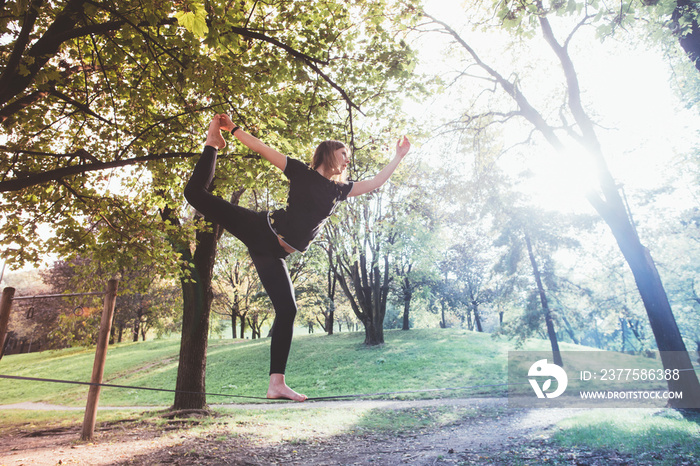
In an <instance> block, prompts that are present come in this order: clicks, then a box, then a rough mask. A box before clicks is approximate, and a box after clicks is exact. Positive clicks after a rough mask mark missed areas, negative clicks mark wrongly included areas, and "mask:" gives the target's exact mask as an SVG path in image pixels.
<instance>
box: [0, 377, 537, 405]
mask: <svg viewBox="0 0 700 466" xmlns="http://www.w3.org/2000/svg"><path fill="white" fill-rule="evenodd" d="M0 378H2V379H12V380H28V381H31V382H50V383H63V384H73V385H89V386H96V387H97V386H99V387H106V388H124V389H129V390H149V391H154V392H169V393H189V394H196V395H206V396H220V397H228V398H245V399H252V400H265V401H289V400H285V399H270V398H265V397H261V396H250V395H234V394H230V393H208V392H192V391H186V390H172V389H167V388H151V387H137V386H134V385H118V384H112V383H93V382H81V381H77V380H62V379H45V378H40V377H24V376H20V375H2V374H0ZM523 384H525V385H527V383H526V382H523V383H518V384H508V383H499V384H486V385H469V386H465V387H448V388H425V389H416V390H401V391H395V392H380V393H362V394H355V395H329V396H318V397H309V398H307V399H306V401H321V400H334V399H335V400H337V399H349V398H370V397H376V396H389V395H401V394H408V393H429V392H444V391H458V390H473V389H476V388H493V387H505V386H508V385H523Z"/></svg>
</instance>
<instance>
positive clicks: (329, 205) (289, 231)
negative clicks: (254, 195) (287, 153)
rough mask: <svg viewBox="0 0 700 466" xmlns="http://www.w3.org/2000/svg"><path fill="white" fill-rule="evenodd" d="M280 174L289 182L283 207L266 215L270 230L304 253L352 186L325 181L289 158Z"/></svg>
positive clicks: (300, 163) (306, 166) (297, 161)
mask: <svg viewBox="0 0 700 466" xmlns="http://www.w3.org/2000/svg"><path fill="white" fill-rule="evenodd" d="M284 174H285V176H286V177H287V178H288V179H289V195H288V196H287V207H286V208H285V209H280V210H276V211H274V212H272V213H271V214H270V215H269V217H268V219H269V222H270V227H271V228H272V230H273V231H274V232H275V233H276V234H277V235H278V236H279V237H280V238H282V240H283V241H284V242H285V243H287V244H288V245H290V246H291V247H293V248H294V249H296V250H297V251H301V252H304V251H306V250H307V249H308V247H309V244H311V241H312V240H313V239H314V238H315V237H316V235H317V234H318V232H319V231H320V230H321V228H323V225H324V224H325V223H326V220H327V219H328V217H330V216H331V214H332V213H333V211H334V210H335V206H336V205H337V203H338V202H339V201H344V200H345V199H347V197H348V194H349V193H350V190H351V189H352V184H353V183H352V181H350V182H349V183H337V182H335V181H332V180H329V179H328V178H326V177H325V176H323V175H321V174H320V173H319V172H317V171H316V170H313V169H312V168H311V167H309V166H308V165H306V164H305V163H303V162H300V161H299V160H296V159H293V158H291V157H287V166H286V167H284Z"/></svg>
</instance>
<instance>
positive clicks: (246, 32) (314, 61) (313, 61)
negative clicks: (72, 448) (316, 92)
mask: <svg viewBox="0 0 700 466" xmlns="http://www.w3.org/2000/svg"><path fill="white" fill-rule="evenodd" d="M230 32H233V33H235V34H238V35H241V36H244V37H250V38H252V39H258V40H261V41H263V42H268V43H270V44H272V45H274V46H276V47H279V48H281V49H282V50H284V51H285V52H287V53H288V54H290V55H291V56H293V57H294V58H296V59H298V60H300V61H302V62H303V63H304V64H306V66H308V67H309V68H311V69H312V70H313V71H314V72H315V73H316V74H317V75H319V76H320V77H321V78H323V80H324V81H326V82H327V83H328V84H329V85H330V86H331V87H332V88H333V89H335V90H336V91H338V93H339V94H340V95H341V96H342V97H343V100H345V102H346V103H347V104H348V106H349V107H350V108H354V109H355V110H357V111H358V112H360V113H361V114H362V115H364V113H363V112H362V110H360V107H359V106H358V105H356V104H355V103H354V102H353V101H352V99H351V98H350V96H349V95H348V94H347V92H345V90H344V89H343V88H342V87H340V86H339V85H338V84H337V83H336V82H335V81H333V80H332V79H331V78H330V77H329V76H328V75H327V74H325V73H324V72H323V71H321V69H320V68H319V67H318V65H328V62H327V61H324V60H320V59H318V58H314V57H312V56H310V55H306V54H305V53H302V52H300V51H298V50H296V49H294V48H292V47H290V46H289V45H287V44H285V43H283V42H280V41H279V40H277V39H275V38H273V37H270V36H267V35H265V34H262V33H260V32H256V31H251V30H250V29H246V28H239V27H232V28H230Z"/></svg>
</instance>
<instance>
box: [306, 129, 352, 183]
mask: <svg viewBox="0 0 700 466" xmlns="http://www.w3.org/2000/svg"><path fill="white" fill-rule="evenodd" d="M343 148H344V149H345V150H347V151H348V152H350V149H348V147H347V146H346V145H345V144H343V143H342V142H340V141H335V140H332V139H331V140H328V141H323V142H322V143H321V144H319V145H318V147H317V148H316V151H315V152H314V158H313V160H312V161H311V168H313V169H314V170H316V169H318V168H319V167H321V166H323V168H324V170H325V171H326V173H336V172H340V166H339V165H338V160H336V158H335V151H337V150H338V149H343ZM331 179H332V180H333V181H340V182H345V181H346V180H347V172H343V173H338V174H336V175H333V176H332V177H331Z"/></svg>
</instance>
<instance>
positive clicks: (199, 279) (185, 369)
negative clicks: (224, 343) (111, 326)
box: [172, 225, 221, 410]
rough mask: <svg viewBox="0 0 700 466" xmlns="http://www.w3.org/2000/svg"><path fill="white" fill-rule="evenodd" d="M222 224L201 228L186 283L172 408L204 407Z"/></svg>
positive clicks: (183, 283)
mask: <svg viewBox="0 0 700 466" xmlns="http://www.w3.org/2000/svg"><path fill="white" fill-rule="evenodd" d="M220 230H221V227H219V226H217V225H214V226H213V229H212V231H210V232H203V231H201V230H200V231H197V247H196V249H195V252H194V256H193V258H192V265H193V266H194V267H193V269H192V275H191V276H190V277H189V279H187V278H185V277H183V279H182V280H181V283H182V301H183V312H182V339H181V341H180V362H179V364H178V368H177V382H176V387H175V388H176V390H177V392H176V393H175V402H174V403H173V407H172V409H175V410H180V409H204V408H205V407H206V404H207V399H206V395H205V394H204V392H205V391H206V384H205V375H206V364H207V346H208V343H209V313H210V311H211V303H212V301H213V299H214V292H213V289H212V276H213V271H214V260H215V258H216V246H217V242H218V238H219V234H220Z"/></svg>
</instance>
